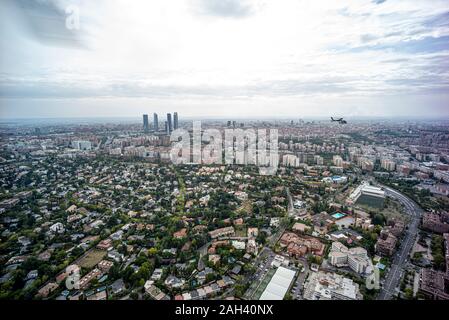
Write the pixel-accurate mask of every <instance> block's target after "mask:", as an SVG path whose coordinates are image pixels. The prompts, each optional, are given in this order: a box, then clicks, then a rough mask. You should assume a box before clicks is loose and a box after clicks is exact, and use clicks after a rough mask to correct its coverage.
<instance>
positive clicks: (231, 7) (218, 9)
mask: <svg viewBox="0 0 449 320" xmlns="http://www.w3.org/2000/svg"><path fill="white" fill-rule="evenodd" d="M194 4H195V5H196V8H195V11H197V12H200V13H202V14H205V15H211V16H216V17H223V18H243V17H247V16H250V15H252V14H253V13H254V12H255V10H256V7H255V6H254V4H253V3H251V1H249V0H194Z"/></svg>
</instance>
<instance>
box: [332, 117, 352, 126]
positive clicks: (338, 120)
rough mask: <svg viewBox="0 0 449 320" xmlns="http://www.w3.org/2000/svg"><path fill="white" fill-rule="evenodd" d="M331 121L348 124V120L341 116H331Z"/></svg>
mask: <svg viewBox="0 0 449 320" xmlns="http://www.w3.org/2000/svg"><path fill="white" fill-rule="evenodd" d="M331 121H332V122H338V123H340V124H347V123H348V122H347V121H346V120H344V119H343V118H339V119H334V118H333V117H331Z"/></svg>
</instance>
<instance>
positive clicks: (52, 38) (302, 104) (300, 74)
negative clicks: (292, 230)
mask: <svg viewBox="0 0 449 320" xmlns="http://www.w3.org/2000/svg"><path fill="white" fill-rule="evenodd" d="M24 3H25V4H24ZM27 3H28V4H30V3H31V4H34V5H31V6H30V5H27ZM18 4H21V5H18ZM69 5H76V6H77V7H78V8H79V9H80V27H81V29H80V30H79V31H72V30H67V29H66V28H65V26H64V22H65V18H66V13H65V10H66V9H67V7H68V6H69ZM36 13H37V14H36ZM0 35H1V37H0V38H1V39H0V49H1V53H0V117H2V118H6V117H64V116H136V115H138V114H140V113H142V112H147V113H151V112H153V111H157V112H164V111H174V110H173V109H176V110H177V111H178V112H179V113H181V114H184V115H190V116H197V115H202V116H205V117H207V116H208V115H210V116H225V117H230V116H251V115H257V116H270V115H276V116H278V115H279V114H281V115H285V116H295V117H300V116H320V115H321V116H327V115H332V114H341V115H351V116H370V115H373V116H410V115H417V116H434V117H437V116H444V117H449V68H448V67H449V4H448V2H447V1H446V0H440V1H438V0H433V1H429V0H422V1H420V0H388V1H379V0H377V1H372V0H353V1H351V0H349V1H335V0H328V1H325V0H323V1H307V0H304V1H301V0H277V1H274V0H272V1H271V0H241V1H237V0H185V1H180V0H164V1H146V0H133V1H127V0H94V1H92V0H78V1H70V0H58V1H56V0H55V1H50V0H47V1H45V0H39V1H38V0H35V1H34V2H33V1H32V0H30V1H9V0H8V1H2V2H1V3H0Z"/></svg>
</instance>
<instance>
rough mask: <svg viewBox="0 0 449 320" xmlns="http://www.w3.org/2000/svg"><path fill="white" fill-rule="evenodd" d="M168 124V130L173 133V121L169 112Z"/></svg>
mask: <svg viewBox="0 0 449 320" xmlns="http://www.w3.org/2000/svg"><path fill="white" fill-rule="evenodd" d="M167 125H168V132H169V133H171V132H172V131H173V123H172V121H171V113H167Z"/></svg>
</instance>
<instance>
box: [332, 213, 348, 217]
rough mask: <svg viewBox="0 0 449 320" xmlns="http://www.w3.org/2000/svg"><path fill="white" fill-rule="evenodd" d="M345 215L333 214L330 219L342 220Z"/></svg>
mask: <svg viewBox="0 0 449 320" xmlns="http://www.w3.org/2000/svg"><path fill="white" fill-rule="evenodd" d="M345 215H346V214H344V213H341V212H337V213H334V214H333V215H332V217H334V218H335V219H340V218H343V217H344V216H345Z"/></svg>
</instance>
